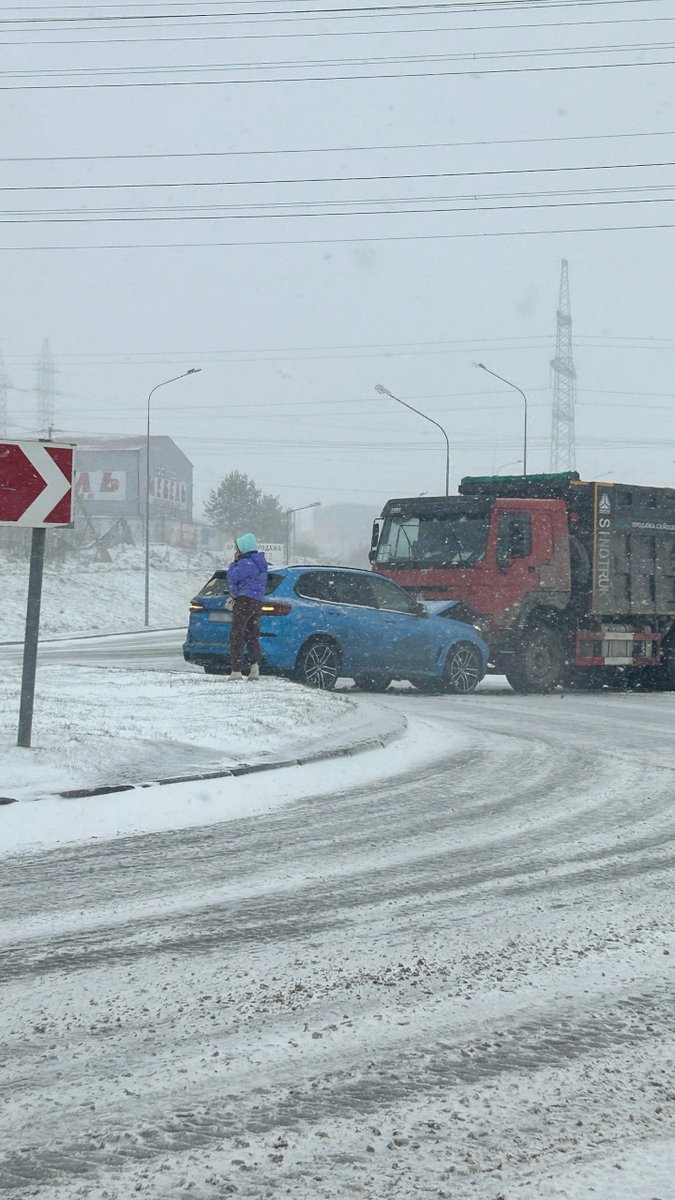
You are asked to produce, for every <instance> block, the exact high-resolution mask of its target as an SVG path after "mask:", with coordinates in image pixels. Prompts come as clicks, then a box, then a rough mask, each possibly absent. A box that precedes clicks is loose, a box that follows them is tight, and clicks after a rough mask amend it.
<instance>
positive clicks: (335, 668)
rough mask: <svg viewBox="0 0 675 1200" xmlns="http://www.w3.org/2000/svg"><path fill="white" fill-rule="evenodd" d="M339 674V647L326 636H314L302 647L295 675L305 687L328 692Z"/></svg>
mask: <svg viewBox="0 0 675 1200" xmlns="http://www.w3.org/2000/svg"><path fill="white" fill-rule="evenodd" d="M339 675H340V648H339V646H336V644H335V642H331V641H329V640H328V638H315V639H314V641H313V642H308V643H307V644H306V645H305V646H303V647H302V650H301V651H300V653H299V655H298V661H297V665H296V668H295V677H296V679H297V680H298V681H299V682H300V683H304V684H306V686H307V687H314V688H322V689H323V690H324V691H326V692H330V691H332V690H333V688H334V687H335V684H336V683H337V681H338V678H339Z"/></svg>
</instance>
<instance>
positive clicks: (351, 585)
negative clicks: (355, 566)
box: [335, 571, 377, 608]
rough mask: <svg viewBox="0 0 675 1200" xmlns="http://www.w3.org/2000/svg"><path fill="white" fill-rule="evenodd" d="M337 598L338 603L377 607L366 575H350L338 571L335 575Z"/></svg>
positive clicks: (348, 572) (349, 573)
mask: <svg viewBox="0 0 675 1200" xmlns="http://www.w3.org/2000/svg"><path fill="white" fill-rule="evenodd" d="M335 583H336V591H337V594H338V595H337V598H338V602H339V603H340V604H352V605H355V606H356V607H358V608H377V601H376V599H375V593H374V592H373V589H372V587H371V582H370V577H369V576H368V575H357V574H356V572H354V574H353V575H352V573H351V572H350V571H340V572H339V574H338V573H336V575H335Z"/></svg>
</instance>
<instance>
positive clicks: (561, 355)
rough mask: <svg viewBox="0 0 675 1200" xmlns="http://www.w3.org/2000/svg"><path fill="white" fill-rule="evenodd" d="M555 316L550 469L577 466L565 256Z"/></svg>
mask: <svg viewBox="0 0 675 1200" xmlns="http://www.w3.org/2000/svg"><path fill="white" fill-rule="evenodd" d="M556 316H557V327H556V342H555V358H554V359H552V360H551V369H552V372H553V420H552V424H551V470H552V471H573V470H574V469H575V467H576V446H575V441H574V406H575V403H576V395H577V373H576V370H575V369H574V359H573V358H572V312H571V308H570V287H569V280H568V277H567V259H566V258H563V260H562V270H561V273H560V297H559V300H558V312H557V314H556Z"/></svg>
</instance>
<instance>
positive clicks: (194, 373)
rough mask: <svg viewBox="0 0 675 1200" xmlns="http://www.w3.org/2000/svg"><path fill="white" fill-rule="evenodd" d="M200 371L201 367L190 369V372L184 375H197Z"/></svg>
mask: <svg viewBox="0 0 675 1200" xmlns="http://www.w3.org/2000/svg"><path fill="white" fill-rule="evenodd" d="M200 371H201V367H190V370H189V371H186V375H199V373H200Z"/></svg>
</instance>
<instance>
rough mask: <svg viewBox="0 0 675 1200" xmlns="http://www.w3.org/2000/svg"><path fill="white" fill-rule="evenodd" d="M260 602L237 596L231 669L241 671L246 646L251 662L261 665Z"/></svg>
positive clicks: (231, 645) (232, 634)
mask: <svg viewBox="0 0 675 1200" xmlns="http://www.w3.org/2000/svg"><path fill="white" fill-rule="evenodd" d="M260 606H261V601H260V600H253V599H251V597H250V596H235V600H234V608H233V609H232V618H233V619H232V628H231V630H230V669H231V670H232V671H241V664H242V660H243V657H244V646H246V649H247V650H248V657H249V660H250V662H252V663H259V662H260V661H261V659H262V652H261V650H260V642H259V640H258V639H259V637H260V624H259V622H260Z"/></svg>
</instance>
